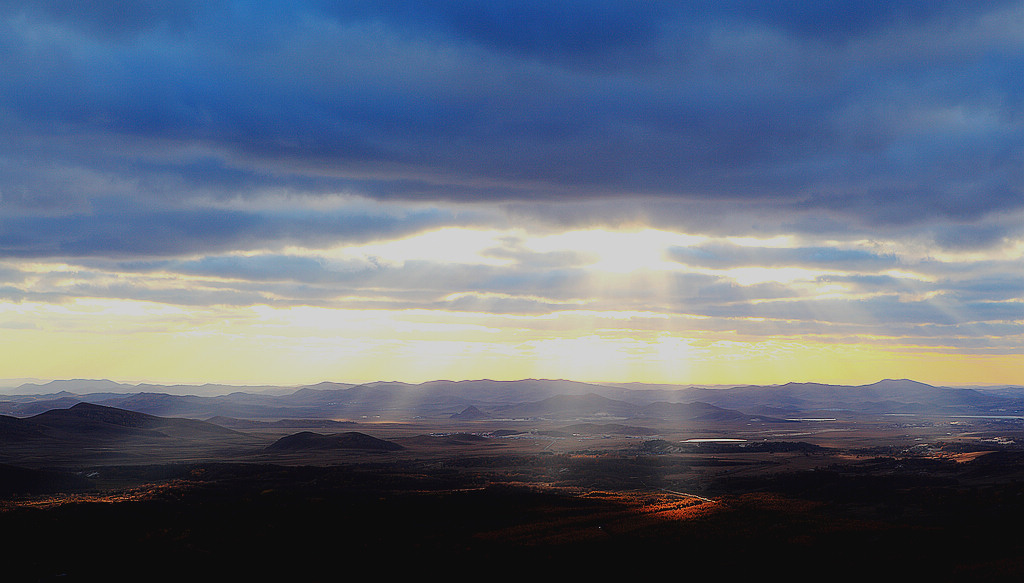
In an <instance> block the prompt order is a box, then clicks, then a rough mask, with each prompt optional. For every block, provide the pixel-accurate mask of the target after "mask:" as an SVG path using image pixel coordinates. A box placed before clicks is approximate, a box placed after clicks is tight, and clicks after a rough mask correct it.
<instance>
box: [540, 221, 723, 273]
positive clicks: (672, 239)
mask: <svg viewBox="0 0 1024 583" xmlns="http://www.w3.org/2000/svg"><path fill="white" fill-rule="evenodd" d="M706 239H707V238H706V237H702V236H696V235H687V234H684V233H671V232H668V231H660V230H656V229H643V230H638V231H606V230H602V229H591V230H580V231H568V232H565V233H560V234H557V235H546V236H541V237H535V238H533V239H530V240H529V241H528V242H527V244H526V246H527V247H528V248H530V249H532V250H534V251H537V252H541V253H550V252H555V251H564V250H572V251H577V252H580V253H584V254H586V255H587V256H589V257H590V258H591V260H590V262H589V263H588V268H590V269H593V270H597V271H605V272H610V273H630V272H634V271H639V270H651V271H672V270H678V269H679V268H680V265H679V264H678V263H677V262H674V261H670V260H668V259H667V258H666V252H667V251H668V249H669V248H671V247H673V246H679V247H684V246H690V245H695V244H697V243H700V242H702V241H705V240H706Z"/></svg>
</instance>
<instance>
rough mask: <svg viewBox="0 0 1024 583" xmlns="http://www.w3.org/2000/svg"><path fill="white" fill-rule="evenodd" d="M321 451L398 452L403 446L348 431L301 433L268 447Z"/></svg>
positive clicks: (276, 449) (270, 449)
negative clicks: (326, 433) (360, 450)
mask: <svg viewBox="0 0 1024 583" xmlns="http://www.w3.org/2000/svg"><path fill="white" fill-rule="evenodd" d="M320 449H362V450H372V451H397V450H400V449H404V448H403V447H402V446H401V445H398V444H397V443H394V442H391V441H385V440H383V439H377V438H376V437H372V436H370V435H366V434H365V433H359V432H358V431H347V432H345V433H335V434H332V435H322V434H319V433H313V432H312V431H301V432H299V433H294V434H292V435H287V436H285V437H282V438H281V439H278V440H277V441H275V442H274V443H272V444H270V445H269V446H267V450H268V451H304V450H320Z"/></svg>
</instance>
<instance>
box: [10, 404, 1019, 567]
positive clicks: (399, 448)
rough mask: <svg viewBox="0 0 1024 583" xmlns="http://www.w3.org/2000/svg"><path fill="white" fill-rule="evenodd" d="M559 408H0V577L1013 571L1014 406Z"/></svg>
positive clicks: (1016, 437) (1016, 551) (1016, 563)
mask: <svg viewBox="0 0 1024 583" xmlns="http://www.w3.org/2000/svg"><path fill="white" fill-rule="evenodd" d="M568 402H571V399H561V400H559V401H557V402H556V403H554V404H552V403H551V402H550V401H549V402H544V401H541V402H540V403H541V404H540V405H522V406H521V408H522V409H527V408H533V409H537V410H544V411H546V412H547V413H546V416H534V417H529V418H522V419H514V420H510V419H496V418H494V417H493V416H491V417H488V416H487V415H481V412H480V410H479V409H478V410H477V411H476V412H474V411H472V410H470V413H471V414H470V415H463V416H457V415H453V414H447V415H435V416H433V417H429V418H427V417H423V416H417V417H411V418H407V419H402V420H391V421H372V420H367V419H364V418H363V417H362V416H360V417H358V418H357V419H347V420H337V421H332V420H316V419H280V420H275V421H267V420H263V421H258V420H253V421H244V420H241V419H239V418H237V417H211V418H209V419H208V420H207V421H201V420H197V419H182V418H167V417H160V416H156V415H150V414H145V413H139V412H133V411H128V410H124V409H119V408H114V407H107V406H100V405H93V404H88V403H78V404H75V405H74V406H70V407H68V408H66V409H54V410H49V411H46V412H43V413H37V414H34V415H31V416H25V417H12V416H0V445H2V447H0V532H3V533H5V534H6V535H7V536H6V541H5V544H4V550H5V561H4V565H3V568H2V572H3V573H4V574H5V575H6V577H5V579H7V578H8V577H9V580H28V581H33V580H37V581H48V580H61V581H74V580H186V579H187V580H314V581H317V580H339V579H343V578H350V577H353V576H358V575H359V573H362V572H363V571H364V570H367V569H369V572H370V574H371V575H374V576H378V577H393V576H410V577H412V576H415V577H423V576H426V575H435V574H436V576H449V577H458V578H460V579H462V578H494V577H499V578H507V577H509V576H515V577H537V576H555V575H558V576H572V577H575V578H578V577H591V576H601V577H602V578H608V577H609V576H622V577H631V578H636V577H649V576H654V575H656V574H657V573H661V572H662V571H661V568H667V569H668V573H669V574H670V575H672V576H678V577H681V578H692V577H716V578H722V577H727V578H730V579H732V578H737V577H758V578H765V577H768V576H776V577H777V576H784V577H793V576H796V577H799V578H810V577H814V578H819V577H828V578H836V577H839V578H844V579H845V578H849V577H851V576H863V577H883V578H892V577H895V576H903V577H908V578H909V577H913V578H914V579H923V578H928V579H930V580H940V581H947V580H992V579H1008V578H1013V579H1018V578H1019V577H1020V576H1021V575H1024V540H1022V539H1020V538H1019V537H1017V536H1016V535H1015V534H1014V533H1015V532H1016V531H1017V530H1018V528H1019V525H1020V524H1022V520H1024V448H1021V447H1020V446H1018V445H1017V444H1018V443H1024V426H1022V424H1021V423H1020V421H1019V420H1018V419H1017V418H1016V417H1014V416H1003V417H997V416H993V417H980V416H974V417H965V416H942V415H935V414H929V415H907V414H901V415H899V416H896V417H894V416H891V415H886V414H880V415H871V414H866V413H861V412H857V413H849V414H844V413H840V414H837V415H836V416H835V417H828V418H825V417H810V416H808V415H807V414H806V412H802V413H801V412H798V413H800V416H797V417H789V418H787V417H784V416H772V415H768V414H765V413H763V412H762V413H760V414H753V413H747V414H741V415H736V414H735V413H734V412H729V411H725V412H723V410H720V409H717V408H714V407H709V406H704V405H697V404H691V405H686V406H685V407H677V406H662V410H663V411H665V412H666V413H665V414H663V415H661V416H656V415H653V414H652V411H655V410H654V409H650V408H647V409H646V410H644V411H640V412H637V413H630V414H629V415H628V416H626V415H624V416H621V417H615V416H611V415H608V414H606V413H605V412H603V411H598V412H597V414H594V413H593V412H588V413H586V414H583V415H581V414H577V413H559V414H552V413H550V412H551V411H562V410H563V409H564V408H565V406H566V405H565V404H566V403H568ZM584 405H586V406H592V405H593V406H597V405H599V406H601V407H616V408H621V409H625V407H622V406H621V405H620V404H618V403H615V402H611V403H610V402H607V401H602V400H600V399H591V398H588V399H587V401H586V402H585V403H584ZM753 407H754V405H748V406H746V409H748V410H750V409H752V408H753ZM463 409H466V407H465V406H462V409H459V411H461V410H463ZM456 412H458V411H456ZM684 413H685V415H686V417H683V416H682V415H684ZM791 414H792V411H791ZM218 422H219V423H220V424H218Z"/></svg>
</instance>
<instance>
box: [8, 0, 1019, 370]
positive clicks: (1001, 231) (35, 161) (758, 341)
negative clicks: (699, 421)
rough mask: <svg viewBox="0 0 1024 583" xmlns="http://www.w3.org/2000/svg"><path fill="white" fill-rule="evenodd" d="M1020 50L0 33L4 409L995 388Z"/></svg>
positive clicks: (390, 26) (1005, 43)
mask: <svg viewBox="0 0 1024 583" xmlns="http://www.w3.org/2000/svg"><path fill="white" fill-rule="evenodd" d="M1022 31H1024V3H1021V2H1013V1H980V2H972V3H970V4H964V3H959V2H945V1H927V2H924V1H922V2H900V1H895V2H873V1H859V2H846V1H841V2H831V3H821V2H800V1H789V2H749V1H732V2H730V1H718V2H688V3H667V2H666V3H657V2H635V1H633V2H625V1H623V2H614V1H608V2H592V1H591V2H582V1H581V2H571V1H563V2H550V1H549V2H518V3H514V4H513V5H510V6H505V5H501V4H499V3H490V2H487V3H466V2H392V3H375V2H273V1H267V2H251V3H248V2H217V1H211V2H188V1H180V0H179V1H175V2H161V1H133V2H128V1H115V2H100V1H96V2H76V3H66V2H45V1H38V2H27V1H26V2H17V1H3V2H0V331H2V332H3V333H2V335H0V338H2V339H0V343H4V348H5V350H6V351H7V354H8V356H7V357H6V360H0V377H24V376H35V377H41V378H56V377H67V376H107V377H117V378H119V379H147V380H148V379H152V380H173V381H177V380H209V381H228V382H231V381H238V382H256V381H261V380H271V381H273V382H287V381H291V380H294V381H295V382H304V381H313V380H322V377H330V378H332V379H334V380H374V379H376V378H382V375H391V377H394V378H399V379H400V380H429V379H430V378H438V377H440V376H444V377H448V378H470V377H476V376H493V377H502V378H520V377H525V376H557V377H574V378H579V377H581V376H583V377H587V378H585V379H581V380H601V379H603V380H656V381H658V382H681V383H687V382H762V381H764V382H768V381H772V382H774V381H780V382H784V381H785V380H801V379H802V378H806V380H823V381H858V380H864V381H871V380H876V379H877V378H878V377H881V376H915V375H916V376H917V377H919V378H920V377H921V375H922V374H924V375H931V376H930V377H929V378H924V379H922V380H928V381H932V382H944V381H947V380H948V381H949V382H957V383H967V382H971V381H972V380H976V381H977V382H993V383H999V382H1005V383H1014V382H1016V383H1020V382H1022V380H1021V378H1020V373H1019V371H1020V370H1024V367H1022V366H1021V365H1024V360H1022V357H1021V355H1022V353H1024V303H1022V302H1024V220H1022V219H1024V191H1022V187H1024V131H1022V129H1024V128H1022V126H1024V117H1022V113H1024V112H1022V104H1024V83H1022V81H1021V80H1022V79H1024V75H1022V73H1024V32H1022ZM310 314H316V315H315V316H310ZM272 354H273V355H276V356H270V355H272ZM215 355H221V357H220V358H218V357H216V356H215ZM227 361H230V362H231V363H232V364H226V362H227ZM198 363H203V364H198ZM765 363H776V364H777V368H778V370H772V367H771V366H768V367H766V366H765ZM488 371H490V372H491V373H492V374H488ZM755 376H760V377H763V378H752V377H755ZM598 377H600V379H599V378H598ZM789 377H792V378H789ZM389 378H390V377H389Z"/></svg>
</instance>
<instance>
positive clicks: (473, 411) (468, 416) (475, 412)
mask: <svg viewBox="0 0 1024 583" xmlns="http://www.w3.org/2000/svg"><path fill="white" fill-rule="evenodd" d="M451 418H452V419H455V420H457V421H476V420H478V419H490V418H491V416H490V415H488V414H487V413H484V412H483V411H481V410H480V409H477V408H476V407H474V406H473V405H470V406H469V407H466V408H465V409H463V410H462V411H460V412H458V413H455V414H454V415H452V416H451Z"/></svg>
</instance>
